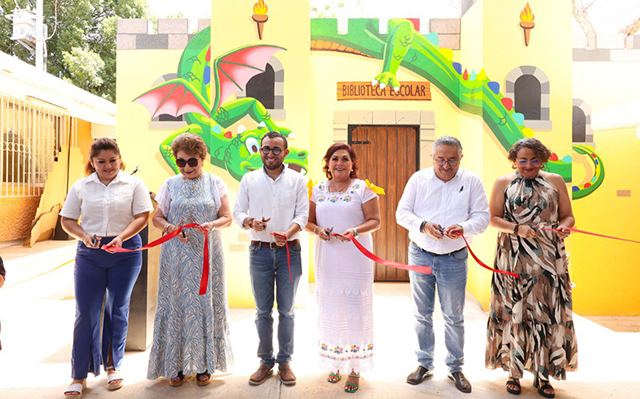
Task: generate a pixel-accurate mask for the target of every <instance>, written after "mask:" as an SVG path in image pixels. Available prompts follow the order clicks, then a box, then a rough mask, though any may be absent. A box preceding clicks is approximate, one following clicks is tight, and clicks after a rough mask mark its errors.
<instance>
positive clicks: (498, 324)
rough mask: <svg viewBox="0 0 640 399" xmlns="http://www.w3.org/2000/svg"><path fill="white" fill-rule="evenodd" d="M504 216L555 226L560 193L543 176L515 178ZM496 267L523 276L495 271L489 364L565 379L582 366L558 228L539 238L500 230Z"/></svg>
mask: <svg viewBox="0 0 640 399" xmlns="http://www.w3.org/2000/svg"><path fill="white" fill-rule="evenodd" d="M504 195H505V204H504V219H505V220H508V221H510V222H513V223H519V224H533V225H534V226H545V227H552V226H553V227H555V226H557V225H558V201H559V194H558V192H557V191H556V189H555V188H554V187H553V186H552V185H551V184H550V183H549V182H548V181H547V180H545V179H544V178H543V177H542V176H540V175H538V176H537V177H536V178H534V179H527V178H523V177H522V176H520V175H519V174H518V173H517V172H516V178H515V179H514V180H513V181H512V182H511V183H510V184H509V186H508V187H507V188H506V189H505V192H504ZM494 267H495V268H497V269H500V270H507V271H510V272H514V273H518V274H519V275H520V278H519V279H515V278H513V277H510V276H507V275H504V274H498V273H494V274H493V280H492V282H491V310H490V314H489V321H488V323H487V351H486V358H485V365H486V367H487V368H489V369H495V368H497V367H502V368H503V369H504V370H506V371H509V375H510V376H512V377H515V378H522V374H523V371H524V370H528V371H530V372H532V373H534V375H536V373H537V376H538V377H539V378H540V379H543V380H547V379H548V378H549V376H551V377H554V378H556V379H561V380H564V379H565V378H566V372H567V371H574V370H576V369H577V367H578V347H577V341H576V335H575V331H574V328H573V319H572V301H571V280H570V278H569V271H568V258H567V254H566V252H565V247H564V241H563V240H561V239H559V238H558V236H557V235H556V234H555V233H554V232H550V231H542V230H540V231H538V235H537V237H535V238H522V237H519V236H516V235H513V234H508V233H500V234H499V235H498V245H497V248H496V258H495V266H494Z"/></svg>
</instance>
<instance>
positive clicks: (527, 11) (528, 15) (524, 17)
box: [520, 3, 536, 22]
mask: <svg viewBox="0 0 640 399" xmlns="http://www.w3.org/2000/svg"><path fill="white" fill-rule="evenodd" d="M534 19H536V16H535V15H534V14H533V13H532V12H531V7H529V3H527V6H526V7H525V8H524V9H523V10H522V11H521V12H520V20H521V21H525V22H531V21H533V20H534Z"/></svg>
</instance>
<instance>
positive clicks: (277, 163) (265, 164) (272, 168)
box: [262, 161, 283, 170]
mask: <svg viewBox="0 0 640 399" xmlns="http://www.w3.org/2000/svg"><path fill="white" fill-rule="evenodd" d="M282 163H283V162H282V161H275V163H274V164H273V166H269V165H268V164H267V163H266V162H264V161H263V162H262V164H263V165H264V167H265V168H267V169H269V170H276V169H278V168H280V167H281V166H282Z"/></svg>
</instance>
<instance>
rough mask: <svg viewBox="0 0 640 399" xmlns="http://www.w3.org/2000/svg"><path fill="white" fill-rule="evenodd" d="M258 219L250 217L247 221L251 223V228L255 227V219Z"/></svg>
mask: <svg viewBox="0 0 640 399" xmlns="http://www.w3.org/2000/svg"><path fill="white" fill-rule="evenodd" d="M254 220H256V218H249V220H248V221H247V222H248V224H249V228H250V229H252V228H253V226H252V225H253V221H254Z"/></svg>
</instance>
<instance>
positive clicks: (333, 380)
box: [327, 371, 342, 384]
mask: <svg viewBox="0 0 640 399" xmlns="http://www.w3.org/2000/svg"><path fill="white" fill-rule="evenodd" d="M341 379H342V376H341V375H340V372H339V371H338V373H337V374H336V373H333V372H331V373H329V378H327V381H329V382H330V383H332V384H335V383H336V382H338V381H340V380H341Z"/></svg>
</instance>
